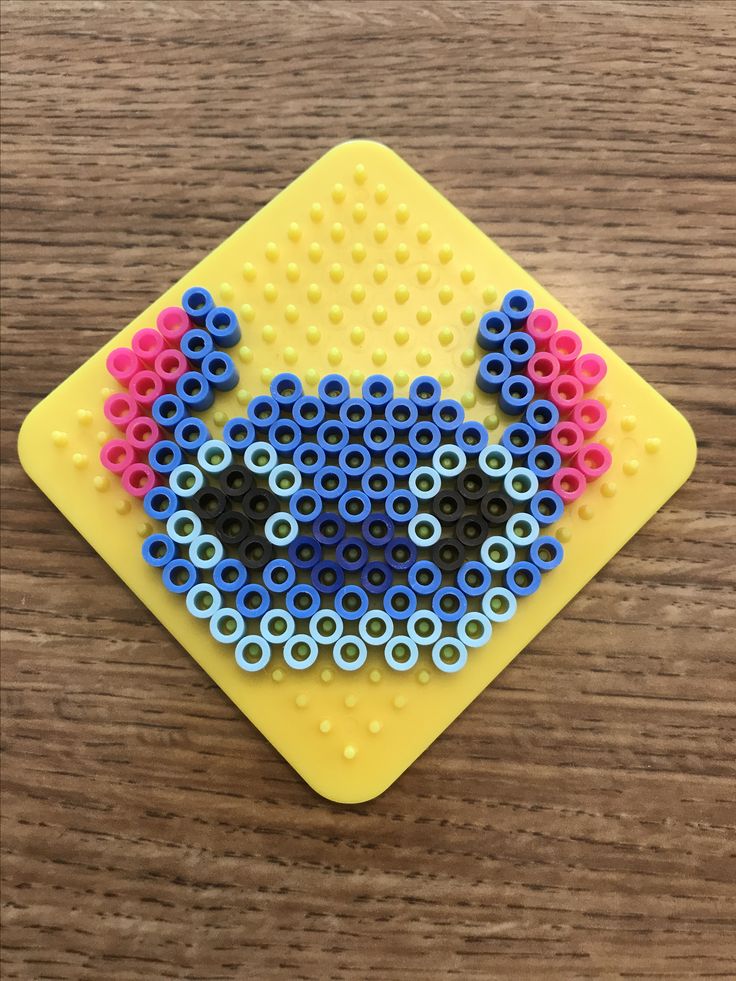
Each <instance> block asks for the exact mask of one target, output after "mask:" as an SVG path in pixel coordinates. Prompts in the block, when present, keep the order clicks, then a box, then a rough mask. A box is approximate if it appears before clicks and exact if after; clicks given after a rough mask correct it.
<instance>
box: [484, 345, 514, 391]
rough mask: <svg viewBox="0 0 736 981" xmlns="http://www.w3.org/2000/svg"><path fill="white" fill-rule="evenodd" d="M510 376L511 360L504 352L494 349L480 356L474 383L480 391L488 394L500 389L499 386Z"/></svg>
mask: <svg viewBox="0 0 736 981" xmlns="http://www.w3.org/2000/svg"><path fill="white" fill-rule="evenodd" d="M510 377H511V362H510V361H509V359H508V358H507V357H506V355H505V354H501V352H500V351H494V352H493V353H492V354H486V356H485V357H484V358H481V362H480V365H479V367H478V374H477V376H476V379H475V383H476V385H477V386H478V388H479V389H480V390H481V392H488V394H489V395H492V394H494V393H495V392H500V391H501V386H502V385H503V384H504V382H505V381H506V380H507V379H508V378H510Z"/></svg>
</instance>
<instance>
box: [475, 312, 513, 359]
mask: <svg viewBox="0 0 736 981" xmlns="http://www.w3.org/2000/svg"><path fill="white" fill-rule="evenodd" d="M510 333H511V321H510V320H509V318H508V317H507V316H506V314H505V313H502V312H501V311H500V310H489V311H488V313H484V314H483V316H482V317H481V318H480V322H479V324H478V335H477V337H476V340H477V342H478V347H481V348H483V350H484V351H500V350H501V346H502V345H503V342H504V341H505V340H506V338H507V337H508V336H509V334H510Z"/></svg>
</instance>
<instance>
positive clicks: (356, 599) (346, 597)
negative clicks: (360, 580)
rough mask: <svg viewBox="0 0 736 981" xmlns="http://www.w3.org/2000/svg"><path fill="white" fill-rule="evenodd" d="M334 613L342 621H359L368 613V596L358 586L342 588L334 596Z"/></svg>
mask: <svg viewBox="0 0 736 981" xmlns="http://www.w3.org/2000/svg"><path fill="white" fill-rule="evenodd" d="M335 611H336V613H337V614H338V615H339V616H341V617H342V618H343V620H360V618H361V617H362V616H363V614H364V613H366V612H367V611H368V594H367V593H366V591H365V590H364V589H361V587H360V586H343V587H342V589H338V591H337V594H336V596H335Z"/></svg>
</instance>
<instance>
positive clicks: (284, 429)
mask: <svg viewBox="0 0 736 981" xmlns="http://www.w3.org/2000/svg"><path fill="white" fill-rule="evenodd" d="M268 442H269V443H270V444H271V446H273V447H274V449H276V450H277V452H278V453H280V454H282V455H284V456H292V455H293V453H294V450H295V449H296V448H297V446H300V445H302V431H301V429H300V428H299V426H297V424H296V423H295V422H292V420H291V419H278V420H277V421H276V422H274V423H273V424H272V425H271V426H269V427H268Z"/></svg>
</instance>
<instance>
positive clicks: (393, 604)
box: [383, 586, 417, 620]
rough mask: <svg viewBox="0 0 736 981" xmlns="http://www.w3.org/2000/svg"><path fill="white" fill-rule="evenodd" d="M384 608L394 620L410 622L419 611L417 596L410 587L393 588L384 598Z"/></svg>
mask: <svg viewBox="0 0 736 981" xmlns="http://www.w3.org/2000/svg"><path fill="white" fill-rule="evenodd" d="M383 608H384V610H385V611H386V613H388V615H389V616H390V617H391V618H392V619H393V620H408V619H409V617H410V616H412V615H413V614H414V613H416V610H417V594H416V593H415V592H414V590H413V589H409V587H408V586H392V587H391V589H389V590H387V591H386V593H385V594H384V596H383Z"/></svg>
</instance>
